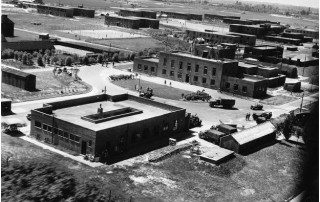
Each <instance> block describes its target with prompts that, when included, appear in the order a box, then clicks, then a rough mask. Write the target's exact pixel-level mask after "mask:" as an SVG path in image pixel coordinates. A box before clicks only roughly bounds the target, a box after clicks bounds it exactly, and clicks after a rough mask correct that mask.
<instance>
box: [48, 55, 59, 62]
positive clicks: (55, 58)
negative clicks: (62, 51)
mask: <svg viewBox="0 0 320 202" xmlns="http://www.w3.org/2000/svg"><path fill="white" fill-rule="evenodd" d="M58 60H59V59H58V57H57V56H51V58H50V64H55V63H56V62H58Z"/></svg>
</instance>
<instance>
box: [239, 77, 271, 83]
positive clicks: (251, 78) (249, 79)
mask: <svg viewBox="0 0 320 202" xmlns="http://www.w3.org/2000/svg"><path fill="white" fill-rule="evenodd" d="M241 80H243V81H250V82H258V81H263V80H265V79H263V78H258V77H244V78H241Z"/></svg>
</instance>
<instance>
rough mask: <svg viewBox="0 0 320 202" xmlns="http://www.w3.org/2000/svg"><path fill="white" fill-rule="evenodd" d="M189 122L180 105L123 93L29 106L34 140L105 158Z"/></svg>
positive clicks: (139, 149) (128, 153)
mask: <svg viewBox="0 0 320 202" xmlns="http://www.w3.org/2000/svg"><path fill="white" fill-rule="evenodd" d="M188 123H189V115H187V114H186V110H185V109H182V108H179V107H175V106H171V105H167V104H163V103H159V102H155V101H152V100H149V99H145V98H140V97H136V96H132V95H128V94H120V95H113V96H111V95H107V94H102V95H95V96H91V97H84V98H79V99H72V100H66V101H60V102H54V103H49V104H44V105H43V107H42V108H38V109H34V110H31V135H32V136H34V137H35V138H37V139H38V140H39V141H46V142H48V143H51V144H54V145H59V146H62V147H64V148H67V149H69V150H72V151H75V152H77V153H79V154H80V153H81V154H92V155H94V156H95V157H100V161H104V162H105V161H107V162H114V161H117V160H121V159H124V158H128V157H132V156H134V155H138V154H141V153H143V152H147V151H150V150H153V149H155V148H158V147H160V146H164V145H168V139H169V138H170V137H172V135H174V134H177V133H180V132H184V131H185V130H186V129H187V128H188Z"/></svg>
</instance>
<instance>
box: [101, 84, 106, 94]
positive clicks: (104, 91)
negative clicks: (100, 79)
mask: <svg viewBox="0 0 320 202" xmlns="http://www.w3.org/2000/svg"><path fill="white" fill-rule="evenodd" d="M102 92H103V93H104V94H107V86H104V90H102Z"/></svg>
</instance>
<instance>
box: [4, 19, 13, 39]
mask: <svg viewBox="0 0 320 202" xmlns="http://www.w3.org/2000/svg"><path fill="white" fill-rule="evenodd" d="M1 35H3V36H4V37H14V22H12V20H10V19H9V18H8V15H1Z"/></svg>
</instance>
